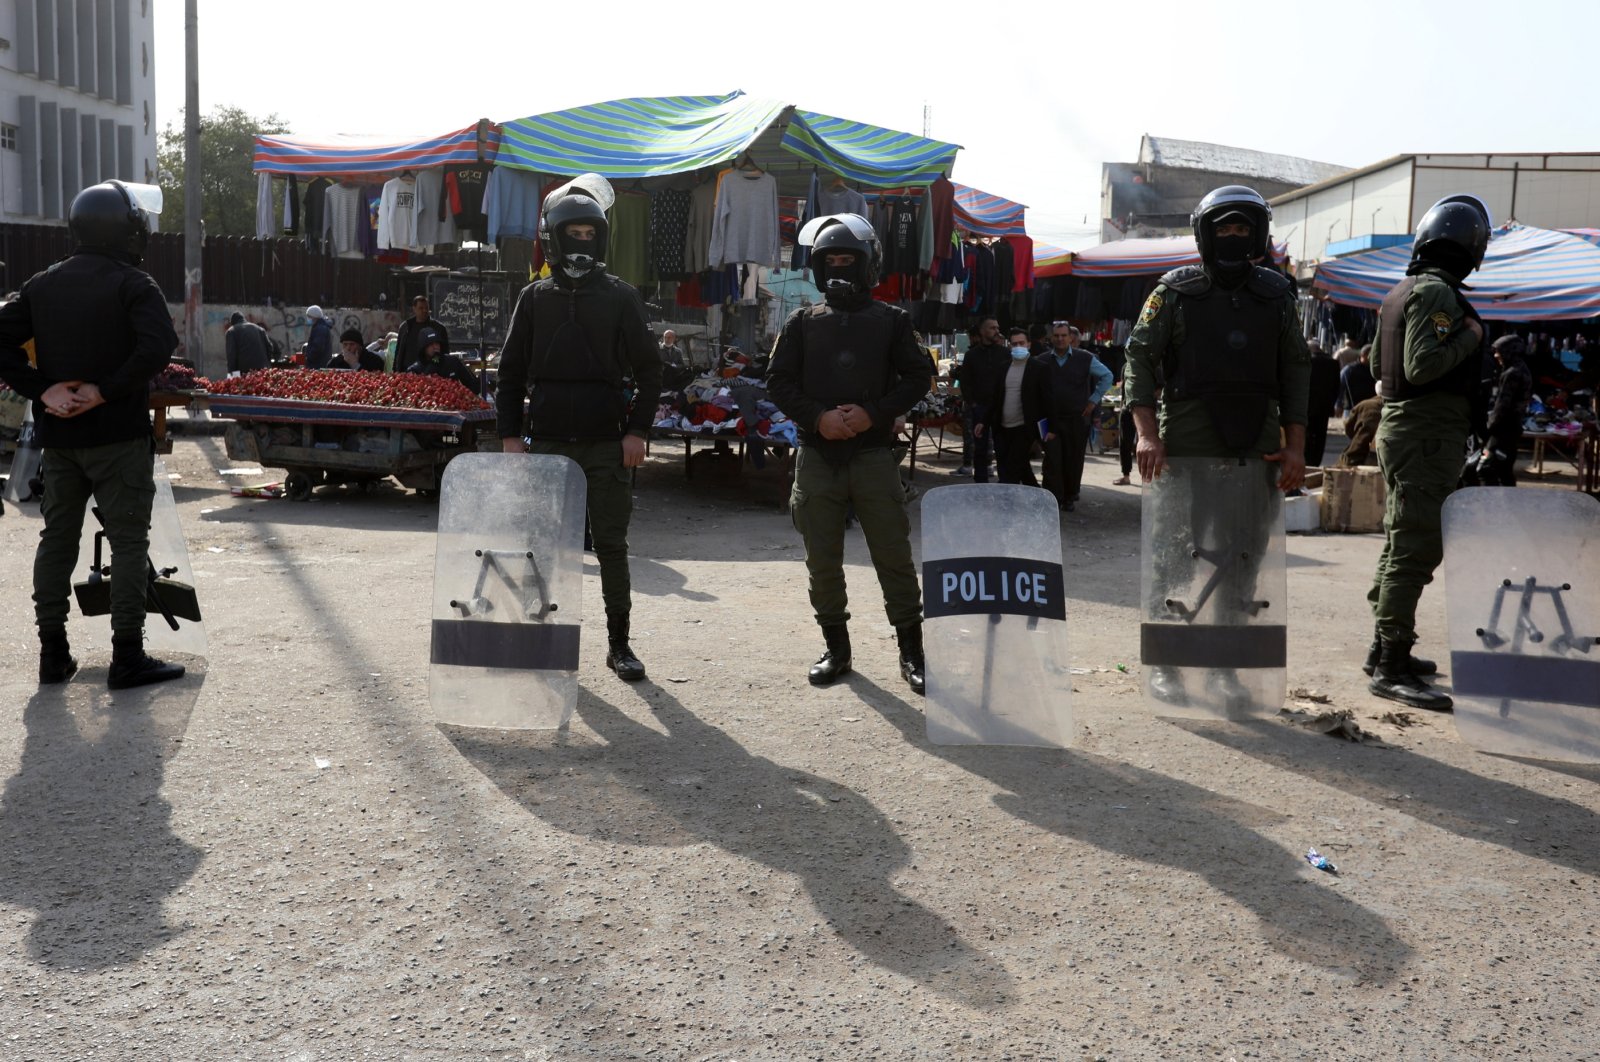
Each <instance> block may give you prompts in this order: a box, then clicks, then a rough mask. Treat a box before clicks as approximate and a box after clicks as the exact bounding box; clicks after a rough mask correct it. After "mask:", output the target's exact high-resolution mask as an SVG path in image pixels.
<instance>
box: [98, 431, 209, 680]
mask: <svg viewBox="0 0 1600 1062" xmlns="http://www.w3.org/2000/svg"><path fill="white" fill-rule="evenodd" d="M154 476H155V487H156V496H155V499H154V501H153V502H152V503H151V506H150V553H149V556H148V558H147V559H146V562H145V570H144V571H141V572H134V573H130V576H129V577H130V578H135V579H138V580H140V581H141V582H143V583H144V584H145V613H146V615H145V622H144V639H145V646H146V648H148V649H149V650H150V652H151V653H153V654H154V655H156V656H161V655H162V654H164V653H165V654H168V655H171V654H178V655H183V656H194V657H203V656H205V655H206V628H205V622H204V620H203V619H202V618H201V612H200V602H199V598H198V596H197V594H196V592H195V583H194V569H193V568H192V567H190V564H189V547H188V544H187V542H186V541H185V539H184V537H183V523H182V521H181V520H180V519H179V518H178V505H177V501H176V500H175V499H174V498H173V496H172V481H171V480H170V479H168V478H167V466H166V464H165V463H163V462H162V460H161V459H160V458H159V457H158V458H156V459H155V468H154ZM98 508H99V504H98V502H97V501H96V500H95V499H93V498H91V499H89V511H88V512H87V513H86V514H85V518H84V524H83V537H82V539H80V541H79V546H78V567H77V569H76V572H77V578H76V579H75V580H74V581H73V585H72V590H73V596H74V597H75V598H76V599H77V602H78V613H79V614H80V615H81V616H82V617H83V621H84V626H85V629H86V631H87V632H88V633H89V634H90V635H91V636H92V637H96V638H104V639H107V641H108V642H109V639H110V637H111V580H112V578H113V577H115V578H119V579H120V578H122V576H121V574H120V573H113V572H112V570H111V552H110V550H111V547H110V543H109V542H107V541H106V538H105V531H104V529H103V527H102V525H101V523H100V520H99V517H98V516H97V514H96V510H97V509H98Z"/></svg>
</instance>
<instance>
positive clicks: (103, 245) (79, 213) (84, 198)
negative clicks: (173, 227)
mask: <svg viewBox="0 0 1600 1062" xmlns="http://www.w3.org/2000/svg"><path fill="white" fill-rule="evenodd" d="M67 231H68V232H69V233H71V235H72V242H73V244H74V245H75V246H76V247H77V248H78V249H80V250H85V251H101V252H104V253H106V254H112V255H116V256H117V257H119V258H128V259H131V260H132V261H133V263H134V264H135V265H138V264H139V263H140V262H141V261H143V259H144V250H145V247H146V246H148V245H149V243H150V215H149V214H148V213H147V212H146V211H145V208H144V207H143V206H142V205H141V204H140V203H139V202H138V201H137V200H136V199H135V198H134V196H133V195H132V194H131V193H130V192H129V191H128V186H127V185H125V184H123V183H122V182H121V181H104V182H102V183H100V184H95V185H90V186H89V187H88V188H85V189H84V190H83V191H81V192H79V193H78V194H77V195H76V196H74V197H73V199H72V209H71V210H70V211H68V213H67Z"/></svg>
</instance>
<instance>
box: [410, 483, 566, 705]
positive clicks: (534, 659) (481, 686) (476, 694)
mask: <svg viewBox="0 0 1600 1062" xmlns="http://www.w3.org/2000/svg"><path fill="white" fill-rule="evenodd" d="M586 497H587V491H586V489H585V486H584V478H583V470H582V469H580V468H579V467H578V465H577V463H576V462H574V461H571V460H569V459H568V458H565V457H548V456H542V455H536V454H495V453H469V454H462V455H461V456H460V457H457V458H456V459H455V460H453V461H451V462H450V464H449V465H448V466H446V468H445V474H444V482H443V484H442V485H441V488H440V495H439V535H438V545H437V552H436V554H435V559H434V569H433V649H432V667H431V668H430V670H429V680H428V686H429V694H430V698H431V700H432V702H433V710H434V712H435V713H436V714H437V715H438V718H439V721H440V722H441V723H451V724H454V725H457V726H484V727H500V728H504V729H554V728H556V727H561V726H565V725H566V724H567V722H568V721H569V720H570V719H571V718H572V713H573V711H574V710H575V709H576V708H577V705H578V632H579V627H580V624H581V622H582V619H583V582H582V580H583V516H584V505H585V503H586Z"/></svg>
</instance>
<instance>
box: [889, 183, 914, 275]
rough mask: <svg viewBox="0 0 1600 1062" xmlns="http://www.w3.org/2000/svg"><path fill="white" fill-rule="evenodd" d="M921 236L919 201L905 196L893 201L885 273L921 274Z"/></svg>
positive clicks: (890, 211) (890, 209)
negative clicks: (918, 219)
mask: <svg viewBox="0 0 1600 1062" xmlns="http://www.w3.org/2000/svg"><path fill="white" fill-rule="evenodd" d="M921 235H922V230H921V226H920V225H919V224H918V221H917V201H916V200H915V199H912V198H910V197H904V196H903V197H899V198H896V199H894V200H892V201H891V203H890V207H889V239H888V241H887V243H886V244H885V251H884V271H885V272H888V273H920V272H921V271H922V248H921V246H920V244H921Z"/></svg>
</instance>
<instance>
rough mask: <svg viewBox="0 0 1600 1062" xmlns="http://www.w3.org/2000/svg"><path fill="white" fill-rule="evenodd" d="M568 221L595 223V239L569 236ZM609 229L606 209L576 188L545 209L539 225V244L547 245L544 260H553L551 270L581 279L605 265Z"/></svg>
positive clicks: (581, 223) (600, 269)
mask: <svg viewBox="0 0 1600 1062" xmlns="http://www.w3.org/2000/svg"><path fill="white" fill-rule="evenodd" d="M569 225H593V226H594V239H592V240H571V239H568V238H567V233H566V229H567V226H569ZM610 233H611V227H610V225H609V223H607V221H606V212H605V211H604V210H603V209H601V207H600V204H599V203H597V202H595V201H594V200H593V199H591V198H589V197H588V196H586V195H581V194H579V193H576V192H573V193H568V194H567V195H564V196H562V197H561V198H560V199H558V200H556V201H555V202H554V203H552V204H551V205H550V207H549V209H547V210H546V211H545V214H544V222H543V224H541V225H540V226H539V244H540V246H541V247H542V248H543V249H544V260H545V261H546V262H548V263H550V271H551V272H552V273H561V274H565V275H566V276H567V277H568V278H569V279H571V280H580V279H582V278H583V277H586V276H589V275H590V274H591V273H597V272H600V271H603V270H604V269H605V267H606V251H607V247H608V245H609V243H610Z"/></svg>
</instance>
